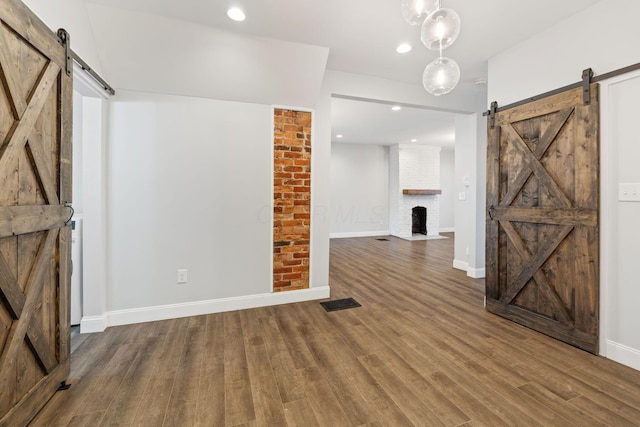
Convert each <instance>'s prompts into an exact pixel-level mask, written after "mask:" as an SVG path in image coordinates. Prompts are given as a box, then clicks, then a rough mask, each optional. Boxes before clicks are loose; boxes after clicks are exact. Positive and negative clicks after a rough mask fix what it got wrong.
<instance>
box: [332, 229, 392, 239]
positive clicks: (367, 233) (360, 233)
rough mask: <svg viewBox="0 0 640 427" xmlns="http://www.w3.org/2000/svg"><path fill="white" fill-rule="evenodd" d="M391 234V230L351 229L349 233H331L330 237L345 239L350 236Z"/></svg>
mask: <svg viewBox="0 0 640 427" xmlns="http://www.w3.org/2000/svg"><path fill="white" fill-rule="evenodd" d="M378 236H389V230H385V231H351V232H347V233H329V238H330V239H344V238H349V237H378Z"/></svg>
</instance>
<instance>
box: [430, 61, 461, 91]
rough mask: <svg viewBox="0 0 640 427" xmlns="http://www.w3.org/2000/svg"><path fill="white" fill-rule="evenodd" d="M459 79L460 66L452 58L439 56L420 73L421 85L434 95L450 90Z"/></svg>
mask: <svg viewBox="0 0 640 427" xmlns="http://www.w3.org/2000/svg"><path fill="white" fill-rule="evenodd" d="M459 81H460V67H459V66H458V63H457V62H456V61H454V60H453V59H449V58H445V57H443V56H440V57H439V58H437V59H434V60H433V61H432V62H431V63H430V64H429V65H427V68H425V70H424V73H423V74H422V85H423V86H424V88H425V89H426V90H427V92H429V93H430V94H432V95H434V96H440V95H444V94H446V93H449V92H451V91H452V90H453V89H454V88H455V87H456V85H457V84H458V82H459Z"/></svg>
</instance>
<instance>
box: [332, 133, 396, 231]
mask: <svg viewBox="0 0 640 427" xmlns="http://www.w3.org/2000/svg"><path fill="white" fill-rule="evenodd" d="M330 175H331V209H330V212H331V214H330V216H331V228H330V230H331V237H332V238H335V237H362V236H383V235H388V234H389V148H388V147H385V146H380V145H364V144H344V143H334V144H332V145H331V173H330Z"/></svg>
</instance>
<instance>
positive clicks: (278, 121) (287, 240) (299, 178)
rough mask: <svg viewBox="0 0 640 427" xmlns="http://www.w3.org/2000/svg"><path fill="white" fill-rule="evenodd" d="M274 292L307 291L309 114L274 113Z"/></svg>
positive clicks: (309, 189) (288, 111)
mask: <svg viewBox="0 0 640 427" xmlns="http://www.w3.org/2000/svg"><path fill="white" fill-rule="evenodd" d="M273 122H274V149H273V167H274V174H273V199H274V203H273V206H274V207H273V290H274V291H275V292H280V291H289V290H294V289H306V288H308V287H309V239H310V233H311V113H309V112H303V111H293V110H282V109H275V110H274V120H273Z"/></svg>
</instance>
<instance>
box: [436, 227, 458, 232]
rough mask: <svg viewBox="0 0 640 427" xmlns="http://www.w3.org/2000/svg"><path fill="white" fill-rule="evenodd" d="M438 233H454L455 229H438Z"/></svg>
mask: <svg viewBox="0 0 640 427" xmlns="http://www.w3.org/2000/svg"><path fill="white" fill-rule="evenodd" d="M438 231H439V232H440V233H455V232H456V229H455V227H444V228H440V229H439V230H438Z"/></svg>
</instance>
